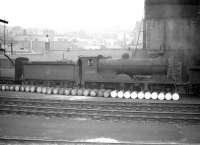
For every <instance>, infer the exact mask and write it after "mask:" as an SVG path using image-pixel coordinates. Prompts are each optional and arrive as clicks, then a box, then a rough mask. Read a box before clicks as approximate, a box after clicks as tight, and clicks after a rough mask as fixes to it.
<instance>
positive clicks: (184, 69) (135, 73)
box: [0, 49, 200, 95]
mask: <svg viewBox="0 0 200 145" xmlns="http://www.w3.org/2000/svg"><path fill="white" fill-rule="evenodd" d="M188 54H189V53H184V52H181V51H172V50H169V51H164V52H163V51H162V52H161V51H159V52H157V51H156V52H149V51H147V50H144V49H141V50H137V51H136V52H135V53H134V56H133V58H123V59H110V58H105V57H102V56H79V59H78V61H77V62H72V61H67V62H66V61H65V62H64V61H60V62H58V61H54V62H44V61H43V62H40V61H38V62H36V61H35V62H32V61H29V60H28V59H27V58H16V59H15V60H14V61H15V63H14V65H13V64H12V63H11V62H10V60H8V59H7V58H1V59H0V81H1V83H3V84H5V83H10V84H13V83H17V84H24V85H36V86H48V87H60V88H90V89H114V90H136V91H142V90H143V91H150V92H153V91H159V92H178V93H180V94H185V95H199V92H200V91H199V90H200V73H199V72H200V69H199V68H200V65H199V64H200V63H199V62H200V61H199V60H198V58H196V57H194V56H192V57H191V55H190V54H189V55H188Z"/></svg>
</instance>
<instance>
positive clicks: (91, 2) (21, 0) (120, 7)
mask: <svg viewBox="0 0 200 145" xmlns="http://www.w3.org/2000/svg"><path fill="white" fill-rule="evenodd" d="M0 3H1V8H0V19H4V18H5V19H6V20H8V21H9V26H15V25H18V26H22V27H25V28H35V27H36V28H42V29H43V28H47V29H54V30H56V31H59V32H62V31H71V30H72V31H74V30H86V31H93V30H97V31H98V30H104V29H105V30H107V29H108V30H109V29H113V28H114V29H115V28H119V29H132V28H133V27H134V24H135V22H136V21H137V20H140V19H142V17H143V11H144V10H143V7H144V6H143V5H144V0H2V1H1V2H0Z"/></svg>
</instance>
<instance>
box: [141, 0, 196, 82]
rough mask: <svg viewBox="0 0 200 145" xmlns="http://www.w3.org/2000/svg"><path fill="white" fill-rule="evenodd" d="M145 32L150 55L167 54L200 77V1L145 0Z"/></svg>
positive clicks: (145, 44) (146, 45)
mask: <svg viewBox="0 0 200 145" xmlns="http://www.w3.org/2000/svg"><path fill="white" fill-rule="evenodd" d="M144 30H145V32H144V46H145V48H146V49H147V50H148V51H154V52H155V51H157V52H158V51H160V52H165V55H168V58H169V59H171V60H175V61H174V62H178V61H180V62H184V63H187V64H188V63H189V65H187V66H188V67H189V68H182V69H183V70H189V72H188V73H189V74H191V76H196V77H194V78H197V76H199V77H200V75H199V71H198V70H199V69H200V68H199V67H198V66H199V64H200V58H199V56H200V0H145V24H144ZM170 52H171V53H170ZM177 58H178V59H177ZM181 58H184V61H183V60H181ZM184 63H183V66H186V65H185V64H184ZM182 75H183V76H185V79H187V76H186V75H184V74H182ZM190 79H192V78H190ZM195 80H196V79H195Z"/></svg>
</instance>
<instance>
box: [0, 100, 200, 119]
mask: <svg viewBox="0 0 200 145" xmlns="http://www.w3.org/2000/svg"><path fill="white" fill-rule="evenodd" d="M199 110H200V106H198V105H195V104H184V105H183V104H179V105H178V104H158V103H155V104H148V103H139V104H137V103H131V104H130V103H119V102H117V103H116V102H112V103H110V102H109V103H108V102H95V101H94V102H93V101H92V102H91V101H78V102H77V101H59V100H41V99H37V100H35V99H24V98H3V97H2V98H1V102H0V113H1V114H24V115H37V116H48V117H62V118H84V119H92V120H111V121H133V120H139V121H140V120H145V121H146V120H147V121H148V120H151V121H165V122H172V123H177V122H189V123H200V111H199Z"/></svg>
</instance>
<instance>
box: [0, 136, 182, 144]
mask: <svg viewBox="0 0 200 145" xmlns="http://www.w3.org/2000/svg"><path fill="white" fill-rule="evenodd" d="M1 143H3V144H10V145H12V144H14V145H19V144H20V145H23V144H25V145H27V144H45V145H47V144H48V145H51V144H52V145H158V144H160V145H169V144H174V143H170V142H167V143H166V142H141V141H140V142H137V141H136V142H114V143H113V142H94V141H93V142H92V141H69V140H55V139H45V138H23V139H22V138H9V137H0V144H1ZM179 144H180V145H182V143H176V145H179Z"/></svg>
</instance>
